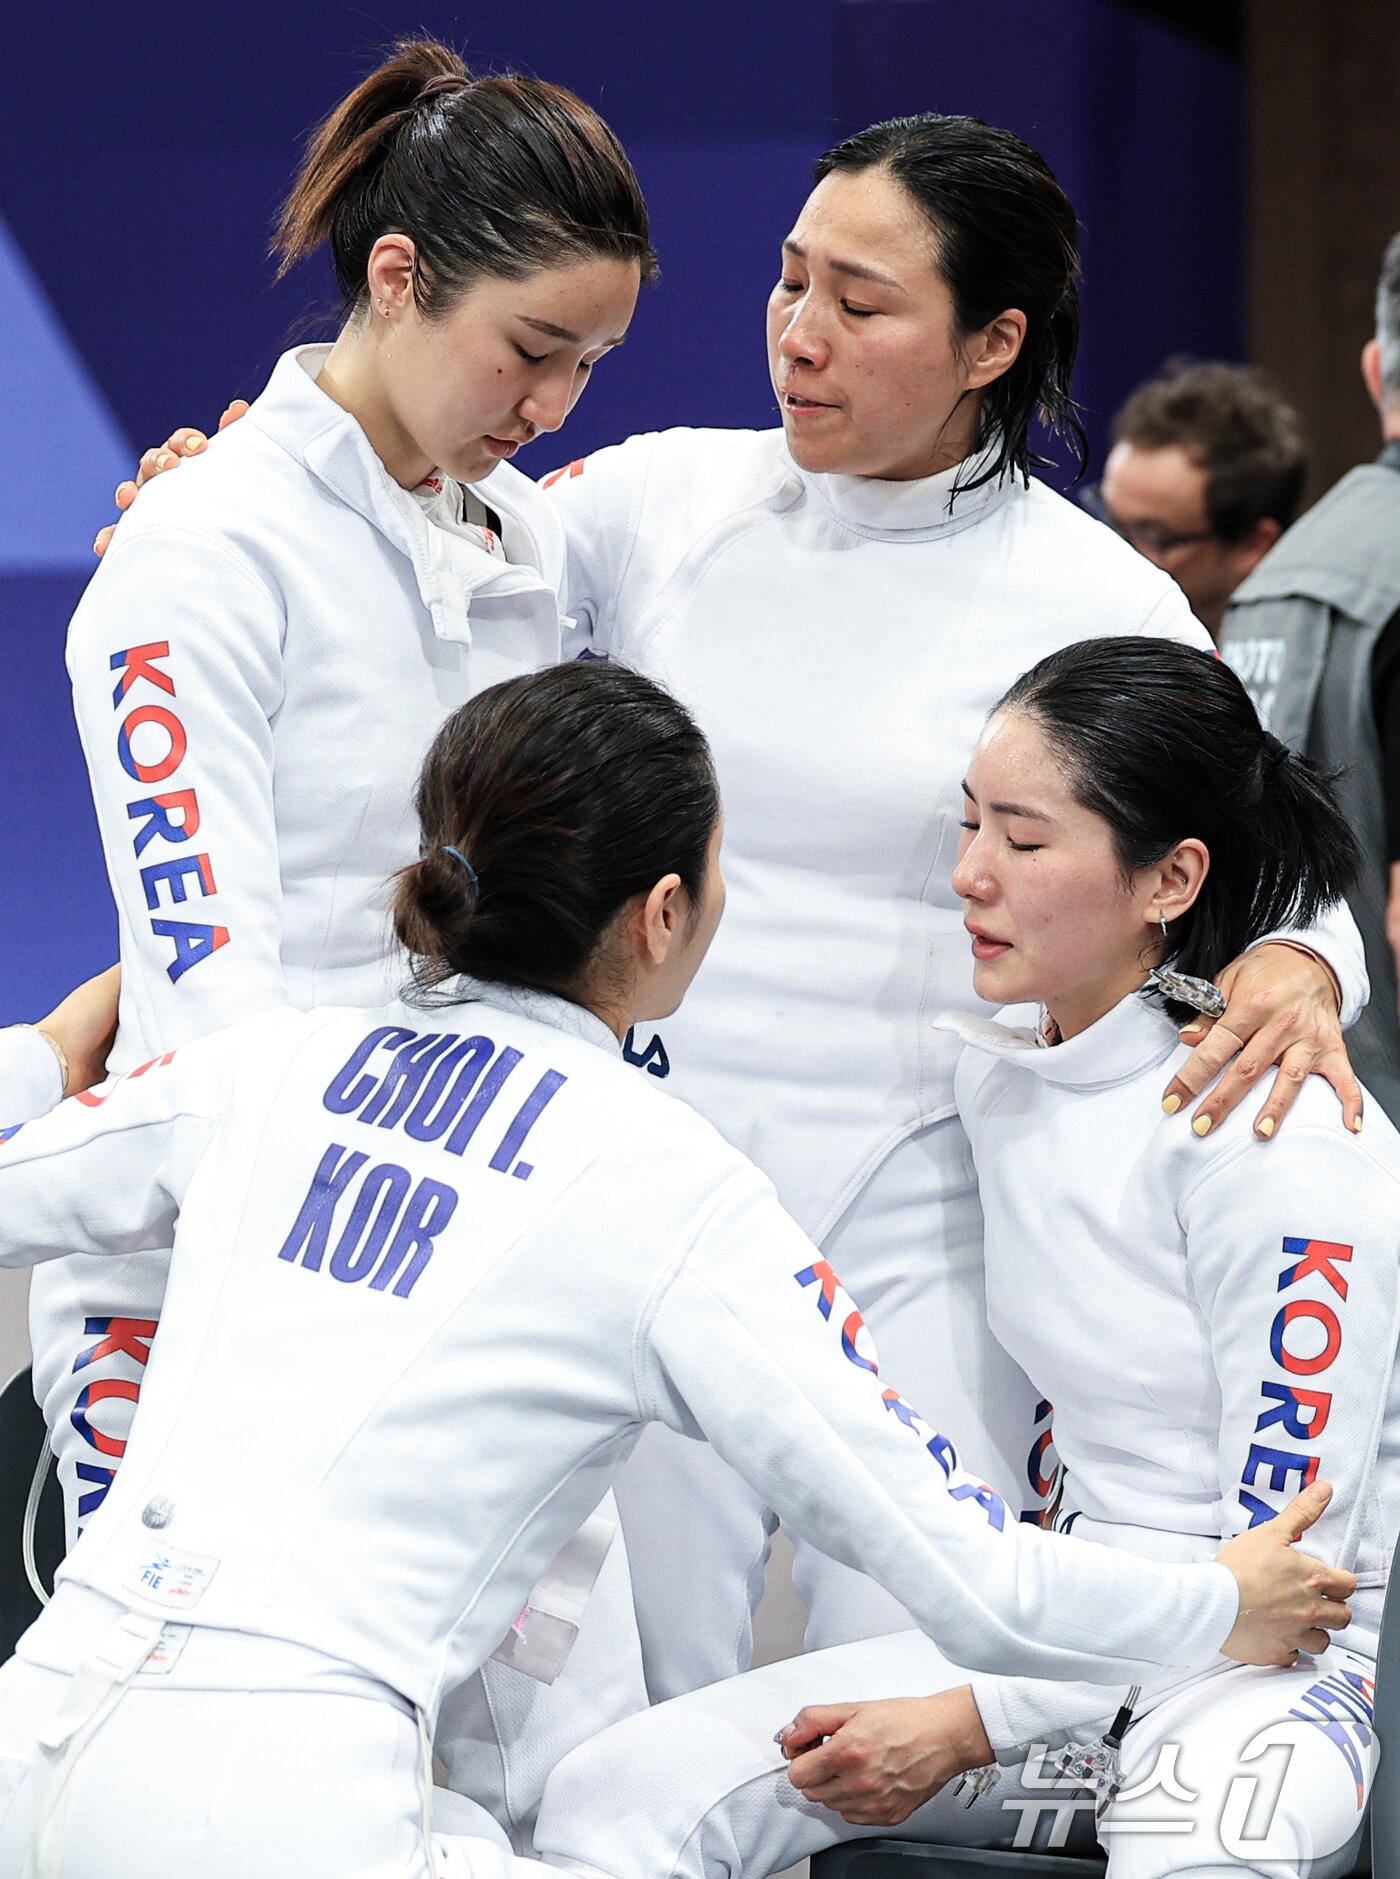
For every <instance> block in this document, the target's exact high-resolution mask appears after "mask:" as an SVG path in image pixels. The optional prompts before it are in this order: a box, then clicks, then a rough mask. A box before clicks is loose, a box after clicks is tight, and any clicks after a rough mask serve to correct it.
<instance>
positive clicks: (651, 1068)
mask: <svg viewBox="0 0 1400 1879" xmlns="http://www.w3.org/2000/svg"><path fill="white" fill-rule="evenodd" d="M622 1055H623V1058H624V1060H625V1061H626V1062H627V1063H634V1064H636V1065H637V1067H638V1069H639V1070H645V1071H646V1073H647V1075H648V1076H649V1077H668V1076H670V1074H671V1059H670V1058H669V1057H668V1056H667V1055H666V1046H665V1045H664V1044H663V1043H662V1042H661V1033H660V1032H659V1031H658V1032H656V1033H655V1035H654V1036H653V1037H652V1040H651V1042H650V1043H649V1044H648V1045H647V1047H646V1049H645V1050H642V1049H640V1048H639V1047H638V1044H637V1027H636V1025H635V1024H634V1025H633V1026H632V1028H631V1030H630V1031H629V1032H628V1033H627V1035H626V1037H625V1038H624V1039H623V1040H622Z"/></svg>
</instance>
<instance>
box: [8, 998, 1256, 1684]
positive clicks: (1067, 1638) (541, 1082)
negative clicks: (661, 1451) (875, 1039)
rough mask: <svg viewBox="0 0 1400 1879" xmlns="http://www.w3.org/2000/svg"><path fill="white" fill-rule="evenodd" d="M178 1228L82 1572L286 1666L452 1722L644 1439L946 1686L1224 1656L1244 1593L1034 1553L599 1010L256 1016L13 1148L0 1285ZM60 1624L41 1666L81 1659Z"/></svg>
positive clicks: (1221, 1572)
mask: <svg viewBox="0 0 1400 1879" xmlns="http://www.w3.org/2000/svg"><path fill="white" fill-rule="evenodd" d="M172 1234H174V1235H175V1242H174V1243H175V1252H174V1258H173V1261H172V1269H171V1277H170V1285H169V1290H168V1294H167V1298H166V1309H165V1314H164V1319H163V1323H162V1328H161V1335H160V1336H159V1338H158V1339H157V1340H156V1343H155V1347H154V1350H153V1352H152V1356H151V1361H150V1369H149V1376H148V1380H147V1384H146V1389H145V1392H144V1396H143V1401H142V1409H141V1414H140V1416H139V1417H138V1418H137V1421H136V1426H135V1430H134V1433H133V1435H132V1438H131V1444H130V1448H129V1450H128V1453H127V1456H126V1459H125V1461H124V1463H123V1466H122V1467H121V1469H120V1470H119V1471H118V1474H117V1478H116V1483H115V1485H114V1487H113V1489H112V1491H111V1493H110V1494H109V1495H108V1497H107V1500H106V1502H105V1503H104V1505H103V1506H102V1507H101V1508H100V1509H99V1510H98V1512H97V1513H96V1514H95V1515H94V1517H93V1519H92V1521H91V1522H90V1524H89V1526H88V1527H87V1529H86V1531H85V1532H84V1534H83V1537H82V1538H81V1540H80V1541H79V1542H78V1544H77V1546H76V1547H75V1549H74V1550H73V1551H72V1553H71V1554H70V1555H69V1557H68V1559H67V1560H66V1561H65V1563H64V1565H63V1567H62V1568H61V1576H62V1579H63V1580H72V1581H74V1582H75V1583H77V1584H79V1585H83V1586H87V1587H90V1588H92V1589H94V1590H95V1591H97V1592H100V1593H102V1594H103V1595H105V1596H107V1597H110V1598H112V1599H115V1600H117V1601H119V1602H120V1603H122V1604H123V1605H125V1606H127V1607H129V1608H130V1609H133V1610H136V1611H138V1612H140V1613H143V1614H145V1615H147V1616H151V1617H162V1618H165V1619H168V1620H170V1621H172V1622H174V1623H177V1624H186V1623H188V1624H193V1625H199V1626H205V1625H207V1626H211V1627H216V1628H220V1629H224V1630H237V1631H242V1632H247V1633H251V1634H254V1635H255V1636H263V1637H271V1638H276V1639H284V1640H290V1641H293V1642H297V1643H302V1644H306V1645H309V1646H311V1647H313V1648H315V1649H317V1650H320V1651H322V1652H325V1653H327V1654H328V1655H330V1656H332V1657H334V1658H336V1659H339V1660H341V1661H342V1662H345V1663H348V1664H350V1665H351V1666H354V1667H357V1668H360V1669H362V1670H363V1671H364V1672H366V1673H367V1674H369V1675H370V1676H373V1677H375V1678H378V1679H379V1680H381V1681H382V1682H383V1683H385V1684H387V1685H389V1686H390V1687H391V1688H393V1689H394V1690H397V1691H399V1692H401V1693H402V1694H403V1695H404V1696H405V1697H406V1698H407V1699H408V1700H409V1701H411V1702H412V1703H414V1704H416V1705H418V1706H420V1707H421V1708H423V1709H424V1710H426V1711H427V1712H429V1713H430V1714H431V1712H432V1711H433V1709H434V1707H435V1705H436V1702H437V1699H438V1695H439V1693H440V1692H441V1690H442V1689H443V1688H444V1686H445V1685H451V1684H453V1683H455V1682H458V1681H460V1680H461V1679H462V1678H463V1677H464V1676H465V1675H466V1674H467V1673H468V1672H470V1671H471V1670H472V1669H473V1668H474V1667H475V1666H477V1665H479V1664H480V1663H481V1662H482V1660H483V1659H484V1658H485V1657H486V1656H487V1655H488V1654H489V1653H490V1652H491V1650H492V1649H493V1648H494V1647H495V1645H496V1644H497V1642H498V1640H499V1639H500V1638H501V1636H502V1634H503V1633H504V1632H505V1631H506V1630H507V1628H508V1627H509V1625H510V1623H511V1620H512V1618H513V1616H514V1615H515V1614H516V1613H517V1612H518V1611H519V1609H520V1606H521V1604H522V1601H523V1600H524V1598H525V1596H526V1594H527V1593H528V1591H529V1589H530V1587H531V1585H532V1584H533V1583H534V1581H535V1580H536V1579H537V1578H538V1576H539V1574H540V1573H541V1571H542V1570H543V1568H544V1567H545V1566H546V1565H547V1564H548V1563H549V1560H550V1559H551V1557H552V1556H553V1555H554V1554H555V1553H556V1552H557V1551H558V1549H559V1547H560V1545H561V1544H562V1542H563V1541H564V1540H566V1539H567V1538H568V1537H569V1535H570V1534H572V1533H573V1532H574V1531H575V1530H576V1529H577V1528H578V1527H579V1525H580V1523H581V1522H582V1521H583V1519H584V1518H585V1516H586V1515H587V1514H588V1513H589V1512H590V1510H591V1509H592V1508H593V1507H594V1506H595V1505H596V1503H597V1501H598V1499H599V1497H600V1496H601V1495H602V1493H603V1492H604V1490H605V1488H606V1486H607V1483H608V1480H609V1477H610V1476H611V1474H612V1472H613V1471H614V1469H615V1468H616V1466H617V1464H618V1462H619V1461H620V1459H621V1458H622V1457H623V1455H625V1453H626V1452H627V1450H628V1449H629V1448H630V1446H631V1444H632V1443H633V1441H634V1440H635V1438H636V1436H637V1434H638V1431H639V1430H640V1428H641V1426H642V1425H643V1424H644V1423H646V1422H648V1421H651V1420H657V1421H662V1422H664V1423H666V1424H668V1425H669V1426H670V1427H671V1428H673V1429H677V1430H680V1431H683V1432H685V1433H688V1434H691V1435H697V1436H698V1435H705V1436H708V1437H709V1439H710V1440H711V1441H712V1442H713V1443H714V1445H715V1447H716V1448H717V1449H718V1450H719V1451H720V1453H721V1454H723V1455H724V1456H725V1457H726V1458H727V1459H728V1460H729V1461H730V1462H731V1463H732V1464H733V1465H734V1466H735V1467H736V1468H738V1469H739V1470H740V1471H741V1472H742V1473H743V1474H744V1475H746V1476H747V1477H748V1479H749V1480H750V1481H751V1482H752V1483H754V1485H755V1486H756V1487H757V1488H758V1489H759V1490H760V1491H761V1492H762V1494H763V1495H764V1496H765V1497H766V1499H767V1500H768V1501H769V1502H770V1504H771V1505H772V1506H774V1507H775V1508H777V1509H778V1510H779V1511H780V1512H781V1514H782V1517H783V1519H784V1521H785V1522H787V1523H789V1524H790V1525H791V1527H792V1528H793V1529H794V1531H796V1532H797V1533H799V1534H801V1535H803V1536H804V1537H806V1538H808V1539H810V1540H813V1541H814V1542H818V1543H820V1544H821V1545H822V1546H823V1547H825V1548H826V1549H828V1550H829V1551H831V1552H832V1553H833V1554H834V1555H836V1556H837V1557H839V1558H841V1559H843V1560H845V1561H846V1562H847V1563H848V1564H850V1565H852V1566H856V1567H859V1568H861V1569H862V1570H865V1571H868V1572H871V1573H873V1574H875V1575H877V1576H878V1577H879V1578H880V1579H881V1580H882V1581H883V1582H884V1583H885V1584H886V1585H887V1586H888V1587H889V1589H890V1590H891V1591H892V1592H893V1593H894V1594H895V1596H896V1597H897V1598H899V1599H900V1600H901V1601H902V1602H904V1603H905V1604H906V1605H907V1606H908V1607H909V1609H910V1610H911V1611H912V1612H914V1613H916V1614H917V1615H918V1618H919V1621H920V1622H921V1623H922V1624H924V1625H926V1626H927V1627H928V1630H929V1631H930V1633H931V1634H933V1635H934V1636H936V1637H937V1638H938V1640H939V1641H940V1642H941V1643H942V1644H943V1645H944V1647H945V1648H946V1649H947V1650H948V1651H950V1652H951V1653H952V1654H953V1655H954V1656H955V1657H956V1658H959V1659H961V1660H962V1661H965V1662H967V1663H969V1664H973V1665H980V1666H982V1667H984V1668H989V1669H996V1670H1004V1671H1010V1670H1016V1669H1021V1670H1025V1671H1030V1672H1033V1673H1038V1674H1041V1675H1060V1676H1081V1677H1082V1676H1087V1677H1090V1678H1099V1679H1103V1680H1111V1679H1122V1678H1125V1677H1127V1676H1130V1675H1133V1676H1135V1675H1138V1674H1140V1673H1144V1674H1145V1673H1146V1672H1148V1671H1150V1670H1157V1669H1160V1668H1161V1667H1163V1666H1165V1665H1172V1664H1189V1663H1192V1662H1197V1661H1202V1660H1204V1659H1207V1658H1208V1657H1209V1656H1210V1654H1211V1652H1212V1651H1213V1650H1214V1649H1215V1648H1216V1647H1217V1646H1218V1645H1219V1644H1220V1643H1221V1641H1222V1640H1223V1638H1224V1637H1225V1636H1226V1634H1227V1633H1228V1631H1229V1629H1230V1627H1231V1625H1232V1624H1233V1622H1234V1619H1235V1616H1236V1612H1237V1593H1236V1589H1235V1583H1234V1580H1233V1578H1232V1577H1231V1575H1230V1574H1229V1573H1228V1572H1227V1571H1226V1570H1225V1569H1224V1568H1223V1567H1221V1566H1218V1565H1215V1564H1196V1565H1186V1566H1179V1565H1169V1566H1158V1565H1154V1564H1148V1563H1146V1562H1143V1561H1140V1560H1137V1559H1134V1558H1131V1557H1130V1556H1128V1555H1127V1554H1125V1553H1120V1552H1117V1551H1115V1550H1113V1549H1110V1548H1108V1547H1099V1546H1083V1545H1081V1544H1080V1543H1079V1542H1077V1541H1075V1540H1072V1539H1064V1538H1061V1537H1059V1536H1057V1535H1052V1534H1047V1533H1043V1532H1040V1531H1038V1530H1035V1529H1032V1528H1029V1527H1026V1526H1024V1525H1022V1524H1021V1523H1019V1522H1017V1521H1016V1520H1015V1519H1014V1518H1009V1517H1007V1514H1006V1510H1005V1509H1004V1508H1003V1507H1002V1506H1001V1504H1000V1503H999V1502H998V1501H997V1500H996V1498H995V1496H993V1495H991V1493H990V1491H989V1490H987V1489H985V1488H983V1487H981V1486H980V1485H979V1484H978V1483H977V1482H976V1481H975V1480H973V1479H971V1478H970V1477H968V1476H966V1475H964V1474H963V1473H962V1471H961V1470H960V1468H959V1467H958V1466H957V1464H956V1457H955V1455H954V1454H953V1452H952V1449H951V1445H950V1444H949V1443H948V1442H947V1441H946V1439H945V1438H944V1437H942V1436H941V1435H939V1434H937V1433H936V1432H935V1431H933V1430H932V1429H930V1428H929V1427H927V1426H926V1425H925V1424H924V1423H923V1422H922V1421H921V1420H920V1418H919V1417H918V1415H917V1413H916V1412H915V1411H914V1410H913V1409H912V1407H910V1406H909V1405H908V1404H906V1403H905V1402H903V1401H902V1399H901V1398H900V1397H899V1396H898V1395H897V1393H896V1392H895V1391H894V1390H893V1389H892V1388H890V1387H888V1386H887V1385H886V1383H885V1381H884V1380H883V1379H882V1378H881V1377H880V1376H879V1375H878V1374H877V1371H876V1360H875V1357H874V1354H873V1350H872V1348H871V1345H870V1342H869V1338H868V1334H867V1333H866V1331H865V1329H864V1327H863V1325H862V1323H861V1320H860V1316H859V1313H858V1312H856V1310H855V1308H854V1306H853V1305H852V1304H851V1302H850V1300H849V1299H848V1298H847V1297H846V1296H845V1295H844V1294H843V1292H842V1291H841V1288H840V1286H839V1284H838V1283H837V1281H836V1280H835V1277H834V1275H833V1274H831V1273H830V1271H829V1270H828V1269H827V1268H826V1267H825V1266H824V1265H823V1263H822V1262H821V1260H820V1256H819V1254H818V1253H817V1252H816V1250H815V1248H814V1247H813V1246H812V1245H811V1244H810V1242H809V1241H808V1240H807V1239H806V1238H805V1236H804V1235H803V1234H802V1233H801V1232H800V1231H799V1230H798V1228H797V1227H796V1226H795V1225H794V1223H793V1222H792V1220H791V1219H790V1218H789V1216H788V1215H787V1214H785V1213H784V1211H783V1210H782V1208H781V1207H780V1206H779V1204H778V1202H777V1199H776V1197H775V1195H774V1193H773V1190H772V1187H771V1185H770V1184H769V1183H768V1182H767V1181H766V1180H765V1179H764V1178H763V1177H762V1176H761V1175H760V1174H759V1173H758V1172H757V1170H755V1169H754V1168H753V1167H752V1166H751V1165H750V1164H749V1163H748V1162H747V1161H745V1159H744V1158H743V1157H742V1156H741V1155H739V1154H738V1153H737V1152H736V1151H735V1150H734V1149H732V1148H731V1147H729V1145H728V1144H726V1143H725V1142H724V1141H723V1140H722V1139H721V1138H720V1136H719V1135H718V1134H717V1133H716V1132H715V1131H714V1130H713V1129H712V1128H711V1127H710V1126H709V1125H708V1124H707V1123H705V1122H704V1121H702V1120H701V1118H699V1117H698V1116H696V1115H695V1114H694V1113H693V1112H692V1111H691V1110H689V1109H688V1108H686V1107H685V1106H684V1105H682V1104H680V1103H678V1102H675V1101H672V1100H670V1099H669V1098H668V1097H667V1096H666V1095H665V1093H664V1092H662V1091H660V1090H659V1089H658V1088H657V1087H656V1085H655V1084H654V1082H652V1081H651V1080H650V1079H648V1078H646V1077H644V1076H642V1077H639V1076H637V1075H636V1073H635V1071H634V1070H633V1069H631V1068H629V1067H627V1066H626V1065H624V1064H623V1063H622V1062H620V1061H619V1059H618V1057H617V1054H616V1045H615V1041H614V1040H613V1039H612V1037H611V1034H610V1033H609V1032H608V1031H607V1029H606V1027H605V1026H604V1025H603V1024H602V1023H601V1022H600V1021H599V1020H597V1019H595V1018H594V1017H592V1016H591V1014H588V1013H585V1012H582V1011H581V1010H580V1009H579V1008H578V1007H576V1006H572V1005H568V1004H565V1003H564V1002H563V1001H561V1000H557V999H549V998H543V997H539V996H532V995H528V994H526V995H517V996H514V997H513V996H511V995H510V994H506V993H501V994H496V993H493V994H492V995H491V997H490V999H489V1001H484V1002H477V1003H469V1004H466V1005H462V1006H457V1007H453V1008H448V1009H441V1008H440V1009H438V1010H436V1011H434V1012H433V1013H431V1014H425V1013H423V1012H420V1011H415V1010H412V1009H409V1008H406V1007H404V1006H402V1005H399V1006H389V1007H387V1008H385V1009H383V1010H381V1011H378V1012H373V1013H366V1012H360V1011H354V1012H345V1011H320V1012H314V1013H309V1014H293V1013H288V1012H276V1013H266V1014H263V1015H261V1016H259V1017H256V1018H253V1019H250V1020H246V1021H245V1022H244V1023H243V1024H241V1025H238V1026H236V1027H233V1028H232V1029H230V1030H228V1031H225V1032H221V1033H218V1034H216V1035H214V1036H213V1037H210V1038H206V1039H204V1040H201V1041H200V1042H198V1043H195V1044H191V1045H189V1046H187V1047H186V1048H185V1049H184V1050H182V1051H181V1052H179V1053H178V1054H176V1055H175V1056H174V1057H173V1058H170V1057H167V1058H163V1059H160V1060H158V1061H157V1062H156V1063H155V1064H154V1065H152V1066H151V1067H149V1068H148V1069H146V1070H144V1071H138V1072H135V1073H133V1074H132V1075H130V1076H128V1077H126V1078H123V1079H121V1080H120V1081H119V1082H118V1083H117V1084H116V1085H115V1086H113V1087H112V1088H111V1089H110V1090H109V1092H108V1093H107V1094H105V1095H102V1096H92V1095H89V1096H86V1097H79V1098H74V1099H73V1100H71V1101H69V1102H67V1103H64V1104H62V1105H60V1107H59V1108H58V1109H57V1110H56V1111H54V1112H53V1114H51V1115H49V1116H46V1117H43V1118H41V1119H40V1120H38V1121H36V1122H33V1123H30V1124H28V1125H26V1126H24V1127H22V1128H20V1129H19V1130H17V1131H15V1132H14V1133H12V1134H11V1135H10V1136H9V1139H8V1141H7V1142H6V1143H5V1144H4V1146H3V1147H0V1262H4V1263H8V1264H12V1265H23V1264H28V1263H31V1262H34V1261H38V1260H43V1259H48V1258H55V1257H60V1256H62V1255H64V1254H66V1253H68V1252H70V1251H71V1250H72V1249H74V1248H78V1249H81V1250H82V1251H84V1252H87V1253H91V1254H94V1255H99V1254H102V1255H112V1256H120V1255H121V1254H122V1253H123V1252H125V1251H129V1250H130V1249H133V1248H139V1247H142V1246H147V1245H150V1244H152V1243H153V1242H158V1241H159V1240H161V1239H163V1238H168V1237H170V1236H171V1235H172ZM70 1644H71V1640H66V1639H65V1636H64V1619H63V1614H62V1610H61V1606H60V1605H58V1604H56V1605H55V1606H54V1607H51V1608H50V1611H49V1613H47V1614H46V1615H45V1616H44V1617H41V1618H40V1619H39V1621H38V1622H37V1624H36V1625H35V1626H34V1628H33V1629H32V1630H31V1631H30V1632H29V1633H28V1634H27V1640H26V1643H25V1646H24V1649H25V1652H26V1655H27V1656H29V1657H30V1658H31V1659H33V1660H34V1661H39V1662H45V1663H49V1664H50V1665H52V1666H53V1667H56V1668H72V1663H71V1650H70V1649H69V1646H70Z"/></svg>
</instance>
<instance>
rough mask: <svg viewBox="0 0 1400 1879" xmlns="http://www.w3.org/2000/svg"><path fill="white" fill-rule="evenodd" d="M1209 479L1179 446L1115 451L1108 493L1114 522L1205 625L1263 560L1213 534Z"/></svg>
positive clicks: (1108, 467)
mask: <svg viewBox="0 0 1400 1879" xmlns="http://www.w3.org/2000/svg"><path fill="white" fill-rule="evenodd" d="M1207 480H1208V479H1207V474H1206V471H1205V469H1204V468H1203V466H1202V465H1201V464H1199V463H1196V462H1194V461H1193V460H1192V458H1191V457H1190V456H1189V455H1188V453H1187V452H1186V451H1185V450H1184V449H1183V448H1182V447H1181V445H1180V444H1168V445H1164V446H1163V447H1162V448H1161V449H1158V450H1144V449H1141V448H1139V446H1138V445H1136V444H1128V443H1122V444H1115V445H1114V446H1113V449H1112V450H1111V451H1110V452H1109V454H1108V461H1107V462H1106V463H1105V465H1104V473H1103V483H1102V485H1101V494H1102V498H1103V506H1104V509H1105V510H1106V512H1107V516H1108V520H1109V521H1110V522H1111V523H1112V525H1113V527H1114V528H1116V529H1117V530H1118V533H1119V534H1120V535H1122V536H1123V537H1124V539H1125V540H1126V541H1129V542H1131V543H1132V545H1133V547H1134V548H1136V549H1137V551H1138V553H1139V554H1143V555H1146V557H1147V559H1148V560H1149V561H1153V562H1155V563H1156V565H1157V566H1158V567H1159V568H1162V569H1164V570H1165V571H1166V573H1168V574H1170V575H1171V577H1172V579H1173V580H1174V581H1175V582H1176V583H1177V585H1178V586H1179V587H1180V588H1181V591H1182V592H1183V593H1184V594H1185V596H1186V598H1187V600H1189V601H1190V603H1191V609H1192V611H1193V612H1194V613H1195V614H1196V616H1197V618H1198V619H1201V620H1204V621H1205V622H1206V624H1207V625H1208V626H1209V625H1212V624H1213V623H1215V622H1217V621H1218V620H1219V617H1220V614H1221V612H1222V611H1223V609H1224V606H1225V603H1226V601H1227V600H1228V599H1229V598H1230V596H1231V594H1232V593H1233V592H1234V591H1235V589H1236V587H1238V586H1239V584H1240V582H1241V581H1242V580H1243V579H1244V577H1245V575H1246V574H1247V573H1248V572H1249V570H1250V568H1251V567H1253V566H1254V564H1255V562H1257V561H1258V560H1259V558H1260V555H1261V554H1262V552H1263V550H1262V549H1260V550H1258V551H1256V552H1254V553H1253V554H1252V555H1248V554H1245V553H1243V552H1242V545H1241V544H1238V543H1233V542H1224V541H1221V540H1220V538H1219V537H1218V536H1217V535H1216V534H1215V533H1214V531H1213V530H1212V528H1211V524H1210V516H1209V514H1208V513H1207V510H1206V485H1207Z"/></svg>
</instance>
